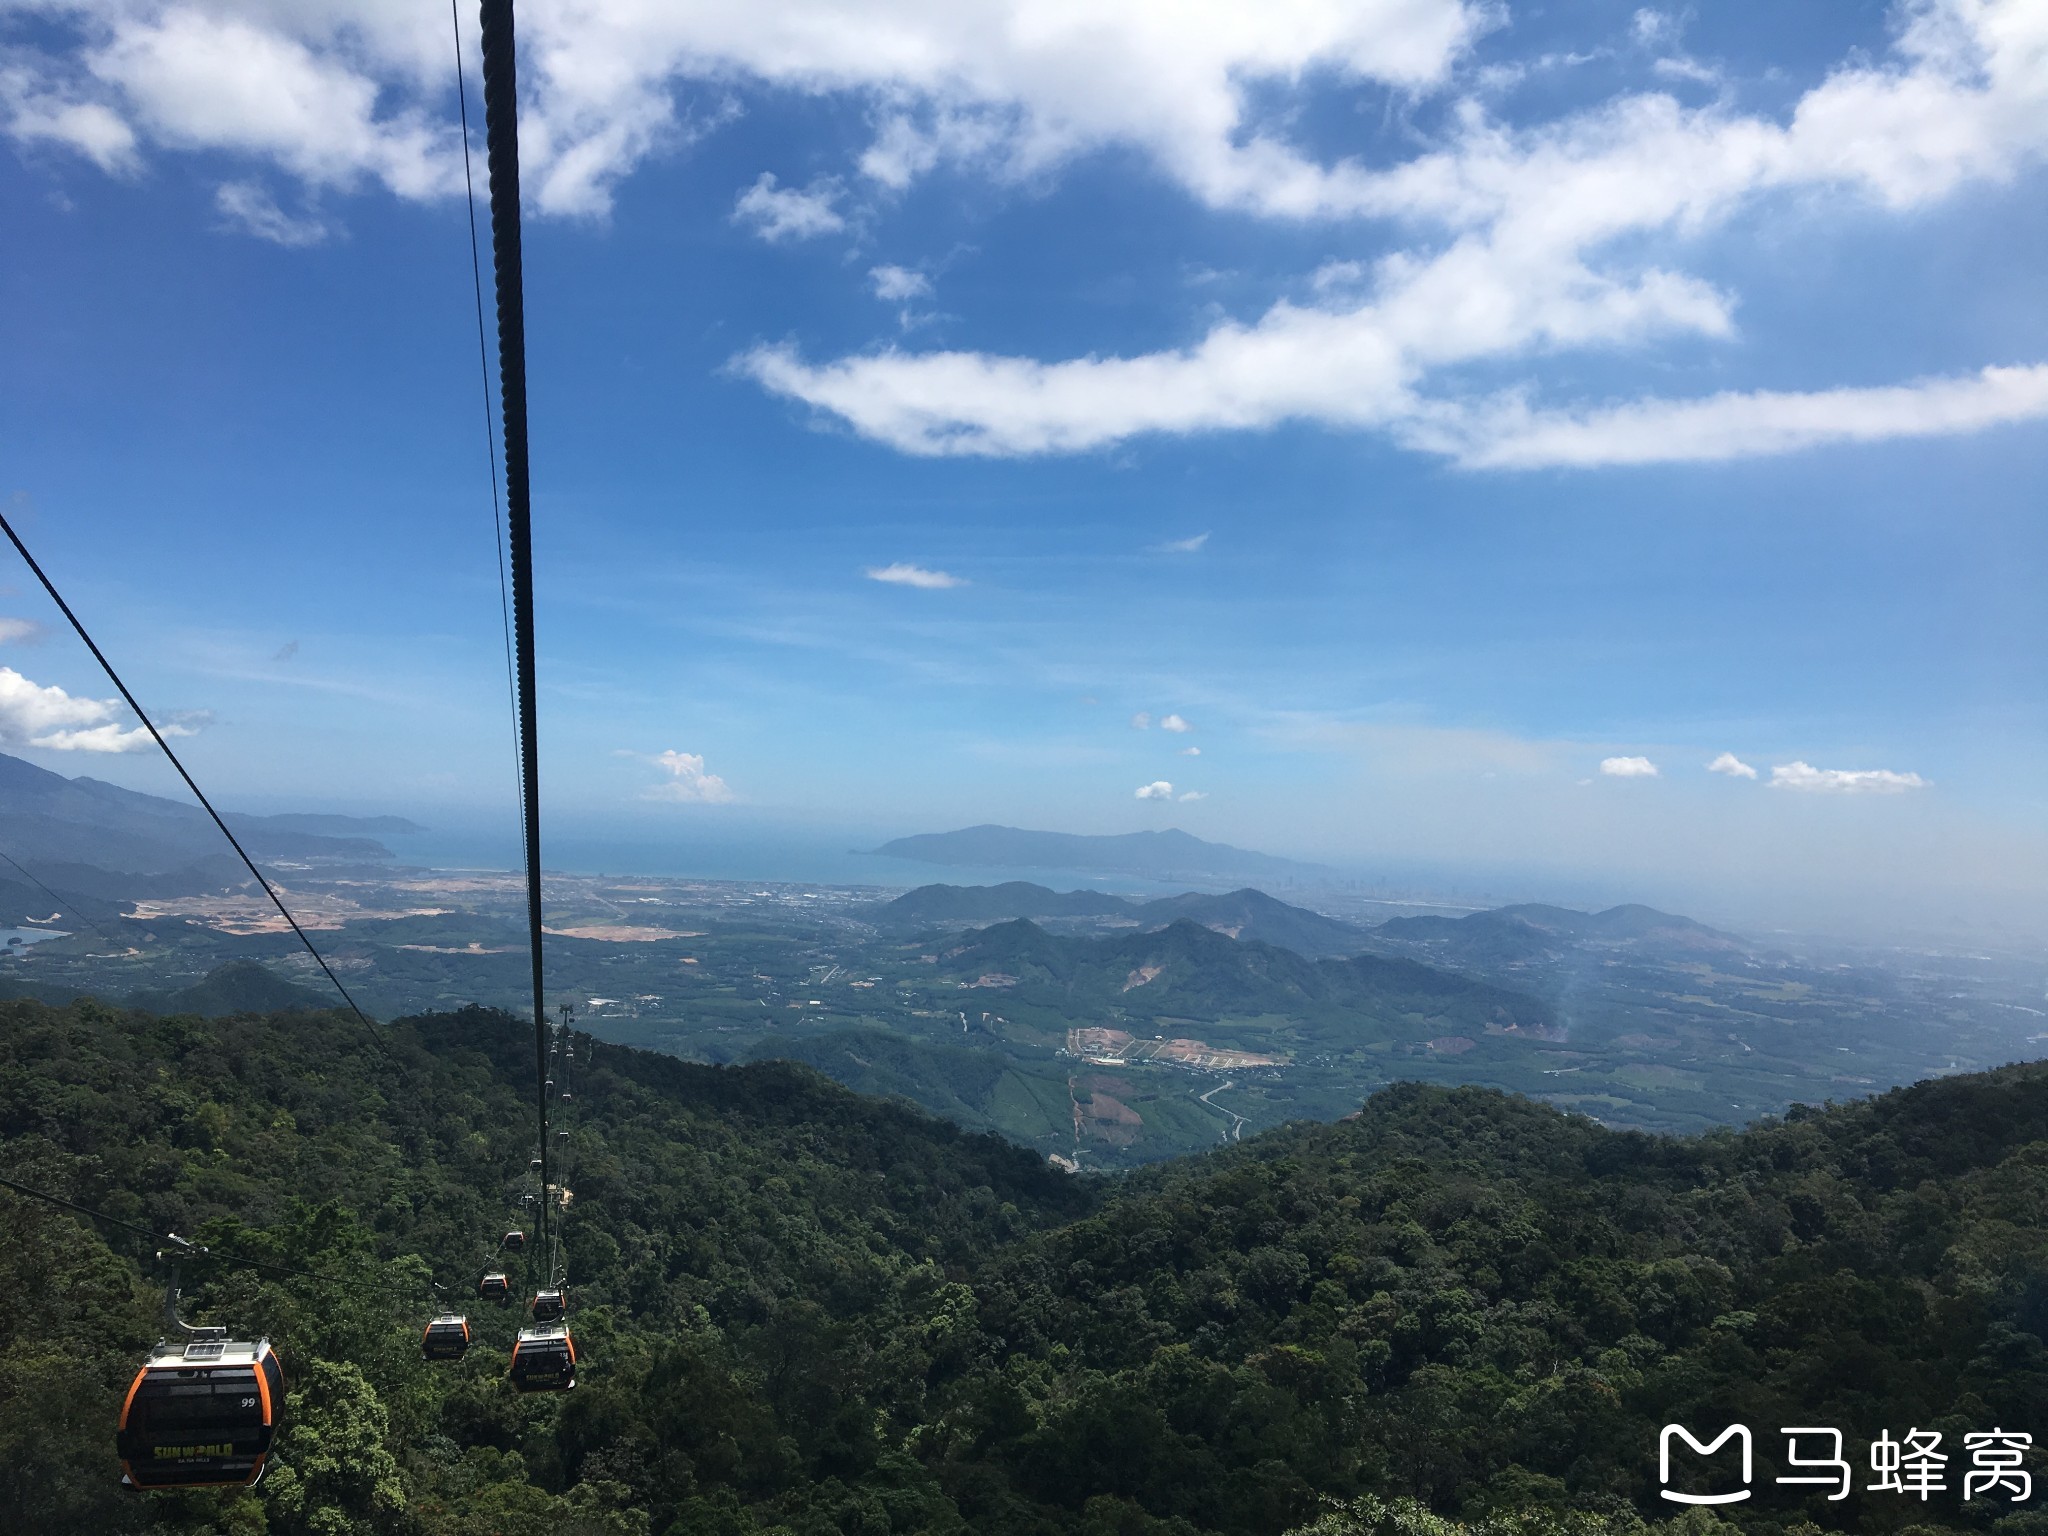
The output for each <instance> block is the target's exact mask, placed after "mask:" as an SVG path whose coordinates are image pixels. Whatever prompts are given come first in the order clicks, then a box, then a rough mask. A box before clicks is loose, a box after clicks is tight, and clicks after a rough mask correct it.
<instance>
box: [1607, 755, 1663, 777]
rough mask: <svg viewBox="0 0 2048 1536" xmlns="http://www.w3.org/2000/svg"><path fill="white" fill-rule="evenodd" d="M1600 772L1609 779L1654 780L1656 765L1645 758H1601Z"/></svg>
mask: <svg viewBox="0 0 2048 1536" xmlns="http://www.w3.org/2000/svg"><path fill="white" fill-rule="evenodd" d="M1600 771H1601V772H1602V773H1604V774H1606V775H1607V777H1608V778H1610V779H1654V778H1656V777H1657V776H1658V775H1657V765H1656V764H1655V763H1653V762H1651V761H1650V760H1649V759H1648V758H1647V757H1603V758H1601V759H1600Z"/></svg>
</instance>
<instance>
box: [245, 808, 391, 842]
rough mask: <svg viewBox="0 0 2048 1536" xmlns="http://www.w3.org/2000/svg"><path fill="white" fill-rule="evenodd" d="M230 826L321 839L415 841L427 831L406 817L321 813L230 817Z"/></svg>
mask: <svg viewBox="0 0 2048 1536" xmlns="http://www.w3.org/2000/svg"><path fill="white" fill-rule="evenodd" d="M228 825H229V826H231V827H233V828H234V829H235V831H236V832H237V833H239V832H240V831H241V830H242V828H243V826H244V825H251V826H256V827H260V828H262V829H264V830H267V831H272V832H313V833H317V834H318V835H320V836H322V837H348V838H358V837H416V836H418V835H419V834H420V833H422V832H424V831H426V830H427V829H426V828H425V827H423V826H421V825H420V824H419V823H418V822H416V821H408V820H406V818H405V817H403V816H333V815H328V814H326V813H324V812H320V811H286V812H284V813H283V814H282V815H278V816H244V815H241V814H239V813H230V814H229V816H228Z"/></svg>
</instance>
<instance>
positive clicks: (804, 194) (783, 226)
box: [732, 171, 846, 243]
mask: <svg viewBox="0 0 2048 1536" xmlns="http://www.w3.org/2000/svg"><path fill="white" fill-rule="evenodd" d="M844 192H845V189H844V188H843V187H841V186H840V184H839V182H838V181H837V180H836V179H834V178H831V177H821V178H819V179H818V180H816V181H813V182H812V183H811V184H810V185H809V186H808V187H778V186H776V184H775V178H774V177H773V176H771V175H770V174H769V173H768V172H766V171H763V172H762V173H761V176H760V179H759V180H758V181H756V182H755V183H754V184H753V185H752V186H751V187H749V188H747V190H746V191H744V192H742V193H741V194H740V196H739V201H738V202H736V203H734V204H733V207H732V218H733V222H734V223H735V224H746V225H749V226H751V227H752V229H753V231H754V233H755V234H757V235H759V236H760V237H761V238H762V239H763V240H767V241H770V242H771V243H772V242H778V241H783V240H812V239H815V238H817V237H818V236H819V235H833V234H837V233H838V232H839V231H840V230H842V229H844V228H846V219H845V217H844V216H843V215H842V214H841V213H840V212H839V210H838V209H836V208H834V207H833V206H832V205H833V204H834V203H836V202H838V201H839V199H840V197H841V196H842V195H843V194H844Z"/></svg>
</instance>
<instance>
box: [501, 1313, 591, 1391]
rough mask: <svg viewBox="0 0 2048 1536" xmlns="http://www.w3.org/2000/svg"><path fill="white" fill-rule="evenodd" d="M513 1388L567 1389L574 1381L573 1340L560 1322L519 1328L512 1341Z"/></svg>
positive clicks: (574, 1355) (519, 1389) (574, 1347)
mask: <svg viewBox="0 0 2048 1536" xmlns="http://www.w3.org/2000/svg"><path fill="white" fill-rule="evenodd" d="M511 1377H512V1388H513V1390H514V1391H516V1392H567V1391H568V1390H569V1389H570V1388H571V1387H573V1386H575V1385H576V1341H575V1340H574V1339H572V1338H570V1337H569V1330H568V1328H567V1326H565V1325H563V1324H559V1323H558V1324H556V1325H554V1326H552V1327H546V1328H522V1329H520V1330H519V1338H518V1339H517V1341H516V1342H514V1344H513V1345H512V1370H511Z"/></svg>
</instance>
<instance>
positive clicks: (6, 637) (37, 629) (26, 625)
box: [0, 617, 43, 645]
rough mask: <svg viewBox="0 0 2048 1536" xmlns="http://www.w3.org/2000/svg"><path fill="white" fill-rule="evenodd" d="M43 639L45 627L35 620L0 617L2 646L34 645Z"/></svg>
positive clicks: (0, 642)
mask: <svg viewBox="0 0 2048 1536" xmlns="http://www.w3.org/2000/svg"><path fill="white" fill-rule="evenodd" d="M42 638H43V626H42V625H40V624H38V623H37V622H36V621H35V620H34V619H13V618H5V617H0V645H21V644H33V643H34V642H36V641H38V640H40V639H42Z"/></svg>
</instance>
